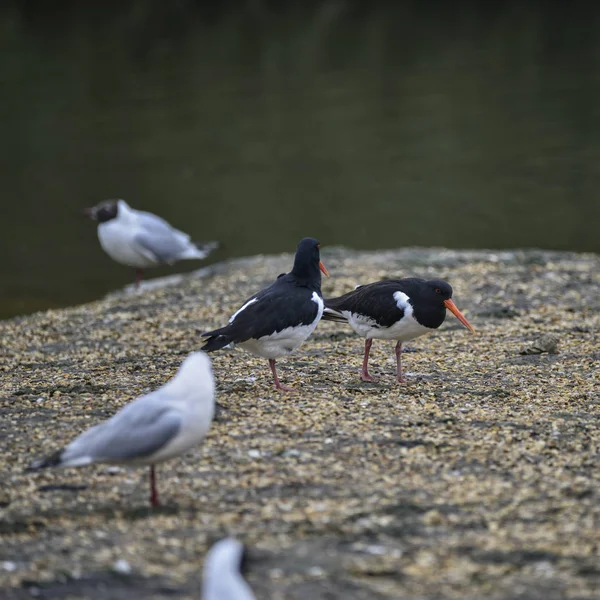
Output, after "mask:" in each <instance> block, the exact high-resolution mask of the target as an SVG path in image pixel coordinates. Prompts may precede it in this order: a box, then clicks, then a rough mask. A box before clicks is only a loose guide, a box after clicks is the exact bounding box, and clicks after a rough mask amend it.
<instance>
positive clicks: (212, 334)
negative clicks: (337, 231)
mask: <svg viewBox="0 0 600 600" xmlns="http://www.w3.org/2000/svg"><path fill="white" fill-rule="evenodd" d="M321 272H323V273H324V274H325V275H329V273H328V272H327V269H326V268H325V266H324V265H323V263H322V262H321V259H320V256H319V242H318V241H317V240H315V239H313V238H304V239H303V240H301V241H300V243H299V244H298V249H297V251H296V257H295V259H294V267H293V268H292V270H291V272H290V273H287V274H282V275H279V277H278V278H277V279H276V280H275V282H274V283H272V284H271V285H270V286H269V287H267V288H265V289H263V290H261V291H260V292H258V294H255V295H254V296H252V297H251V298H248V300H246V302H244V304H243V305H242V307H241V308H240V309H239V310H237V311H236V312H235V313H234V314H233V316H232V317H231V318H230V319H229V325H226V326H225V327H222V328H220V329H215V330H213V331H208V332H206V333H203V334H202V335H203V336H204V337H208V340H207V342H206V343H205V344H204V346H202V350H204V351H206V352H212V351H213V350H219V349H221V348H223V347H225V346H227V345H229V344H231V343H234V344H238V345H239V346H240V347H242V348H243V349H244V350H247V351H248V352H250V353H251V354H255V355H257V356H261V357H262V358H266V359H268V361H269V366H270V367H271V371H272V373H273V380H274V382H275V387H276V388H277V389H278V390H284V391H293V390H292V388H288V387H286V386H283V385H281V383H279V378H278V377H277V370H276V367H275V361H276V359H278V358H281V357H282V356H287V355H288V354H291V353H292V352H294V350H297V349H298V348H299V347H300V346H301V345H302V343H303V342H304V341H305V340H306V339H307V338H308V336H309V335H310V334H311V333H312V332H313V331H314V329H315V327H316V326H317V323H318V322H319V320H320V319H321V316H322V315H323V308H324V304H323V297H322V295H321Z"/></svg>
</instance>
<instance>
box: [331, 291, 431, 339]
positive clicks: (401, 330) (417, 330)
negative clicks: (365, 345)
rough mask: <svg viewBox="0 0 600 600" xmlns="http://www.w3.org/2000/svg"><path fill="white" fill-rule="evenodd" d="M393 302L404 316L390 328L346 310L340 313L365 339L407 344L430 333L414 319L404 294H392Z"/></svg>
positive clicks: (410, 305) (412, 311) (411, 307)
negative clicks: (395, 341)
mask: <svg viewBox="0 0 600 600" xmlns="http://www.w3.org/2000/svg"><path fill="white" fill-rule="evenodd" d="M394 300H395V301H396V305H397V306H398V308H399V309H400V310H403V311H404V316H403V317H402V318H401V319H400V320H399V321H396V322H395V323H394V324H393V325H391V326H390V327H382V326H380V325H378V324H377V322H376V321H375V320H374V319H371V318H370V317H367V316H366V315H361V314H357V313H353V312H350V311H348V310H342V311H340V312H341V313H342V314H343V315H344V316H345V317H346V318H347V319H348V323H349V324H350V326H351V327H352V329H354V331H356V333H358V334H359V335H362V336H363V337H365V338H367V339H381V340H397V341H400V342H407V341H408V340H412V339H414V338H416V337H419V336H421V335H423V334H425V333H428V332H430V331H431V329H430V328H429V327H425V326H424V325H421V324H420V323H419V322H418V321H417V320H416V319H415V317H414V310H413V306H412V304H411V303H410V301H409V298H408V296H407V295H406V294H405V293H404V292H400V291H398V292H394Z"/></svg>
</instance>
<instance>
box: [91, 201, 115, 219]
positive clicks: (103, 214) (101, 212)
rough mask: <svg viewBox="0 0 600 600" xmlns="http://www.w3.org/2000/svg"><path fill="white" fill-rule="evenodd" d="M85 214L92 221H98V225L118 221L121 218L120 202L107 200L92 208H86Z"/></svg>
mask: <svg viewBox="0 0 600 600" xmlns="http://www.w3.org/2000/svg"><path fill="white" fill-rule="evenodd" d="M83 214H84V215H85V216H86V217H89V218H90V219H94V220H95V221H98V223H106V221H110V220H112V219H116V218H117V217H118V216H119V201H118V200H106V201H105V202H101V203H100V204H97V205H96V206H93V207H92V208H86V209H85V210H84V211H83Z"/></svg>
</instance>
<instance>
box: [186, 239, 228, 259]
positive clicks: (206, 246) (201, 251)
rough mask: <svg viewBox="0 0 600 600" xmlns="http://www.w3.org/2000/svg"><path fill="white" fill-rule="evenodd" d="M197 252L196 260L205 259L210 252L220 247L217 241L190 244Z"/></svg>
mask: <svg viewBox="0 0 600 600" xmlns="http://www.w3.org/2000/svg"><path fill="white" fill-rule="evenodd" d="M192 243H193V244H194V246H195V248H196V250H197V253H196V258H206V257H207V256H208V255H209V254H210V253H211V252H213V251H214V250H216V249H217V248H219V246H220V245H221V244H220V243H219V242H217V241H213V242H192Z"/></svg>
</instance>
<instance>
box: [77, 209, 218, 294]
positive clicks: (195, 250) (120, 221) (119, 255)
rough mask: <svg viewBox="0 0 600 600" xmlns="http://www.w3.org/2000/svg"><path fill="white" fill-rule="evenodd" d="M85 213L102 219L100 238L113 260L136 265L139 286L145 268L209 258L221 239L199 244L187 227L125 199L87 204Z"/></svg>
mask: <svg viewBox="0 0 600 600" xmlns="http://www.w3.org/2000/svg"><path fill="white" fill-rule="evenodd" d="M84 214H85V215H86V216H87V217H90V218H91V219H94V220H96V221H98V239H99V240H100V245H101V246H102V249H103V250H104V252H106V254H108V255H109V256H110V257H111V258H112V259H113V260H115V261H117V262H118V263H121V264H122V265H127V266H128V267H134V268H135V270H136V286H137V287H139V285H140V282H141V280H142V276H143V273H144V269H147V268H149V267H157V266H158V265H165V264H166V265H172V264H173V263H176V262H177V261H179V260H189V259H202V258H206V257H207V256H208V255H209V254H210V253H211V252H212V251H213V250H214V249H215V248H217V247H218V246H219V243H218V242H206V243H202V244H196V243H195V242H192V240H191V238H190V236H189V235H188V234H187V233H183V231H179V230H178V229H175V228H174V227H171V225H169V223H167V222H166V221H165V220H164V219H162V218H161V217H158V216H156V215H154V214H152V213H149V212H144V211H142V210H135V209H134V208H131V207H130V206H129V205H128V204H127V202H125V200H106V201H105V202H102V203H100V204H98V205H97V206H93V207H92V208H86V209H85V211H84Z"/></svg>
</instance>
